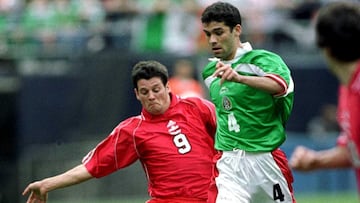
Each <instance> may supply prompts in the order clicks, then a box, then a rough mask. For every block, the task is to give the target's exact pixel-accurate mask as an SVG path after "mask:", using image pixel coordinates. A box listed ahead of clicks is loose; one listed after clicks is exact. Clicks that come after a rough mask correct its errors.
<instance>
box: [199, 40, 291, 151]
mask: <svg viewBox="0 0 360 203" xmlns="http://www.w3.org/2000/svg"><path fill="white" fill-rule="evenodd" d="M222 62H223V63H225V64H231V67H232V68H233V69H234V70H236V71H237V72H238V73H239V74H241V75H247V76H259V77H271V78H273V79H274V80H276V81H277V82H278V83H279V84H281V85H282V86H283V87H284V89H285V91H284V92H283V93H282V94H281V95H271V94H269V93H267V92H265V91H262V90H260V89H256V88H253V87H250V86H248V85H245V84H242V83H236V82H231V81H225V82H224V83H223V84H222V85H220V79H219V78H217V77H213V76H212V74H213V73H214V71H215V70H216V68H215V66H216V63H217V62H216V61H213V62H210V63H208V64H207V65H206V67H205V69H204V70H203V72H202V76H203V79H204V81H205V84H206V86H207V87H208V88H209V93H210V97H211V100H212V102H213V103H214V104H215V106H216V116H217V132H216V137H215V148H216V149H218V150H222V151H229V150H233V149H242V150H245V151H250V152H269V151H273V150H274V149H276V148H277V147H279V146H280V145H281V144H282V143H283V142H284V141H285V139H286V134H285V124H286V121H287V120H288V118H289V115H290V112H291V110H292V107H293V98H294V84H293V80H292V78H291V74H290V70H289V68H288V67H287V65H286V64H285V63H284V61H283V60H282V59H281V58H280V57H279V56H278V55H276V54H274V53H272V52H269V51H265V50H252V48H251V46H250V44H248V43H245V48H239V49H238V51H237V54H236V57H235V58H234V59H233V60H231V61H222Z"/></svg>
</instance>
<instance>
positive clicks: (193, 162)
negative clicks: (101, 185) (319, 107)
mask: <svg viewBox="0 0 360 203" xmlns="http://www.w3.org/2000/svg"><path fill="white" fill-rule="evenodd" d="M132 80H133V85H134V92H135V95H136V98H137V99H138V100H139V101H140V102H141V104H142V107H143V109H142V112H141V114H140V115H138V116H135V117H130V118H128V119H126V120H124V121H123V122H121V123H120V124H119V125H118V126H117V127H116V128H115V129H114V130H113V131H112V132H111V134H110V135H109V136H108V137H107V138H106V139H104V140H103V141H102V142H100V143H99V144H98V145H97V146H96V147H95V148H94V149H93V150H92V151H91V152H89V153H88V155H87V156H85V157H84V159H83V161H82V164H80V165H78V166H76V167H74V168H73V169H71V170H69V171H67V172H65V173H62V174H60V175H57V176H53V177H50V178H46V179H43V180H40V181H36V182H33V183H31V184H29V185H28V186H27V187H26V189H25V190H24V192H23V195H25V194H28V193H30V196H29V197H28V201H27V202H28V203H35V202H36V203H39V202H41V203H44V202H46V201H47V196H48V192H50V191H52V190H55V189H59V188H63V187H67V186H70V185H74V184H78V183H81V182H84V181H87V180H89V179H92V178H101V177H104V176H107V175H109V174H111V173H113V172H115V171H117V170H120V169H122V168H124V167H127V166H129V165H130V164H133V163H134V162H135V161H137V160H140V162H141V164H142V166H143V168H144V171H145V173H146V176H147V177H148V192H149V195H150V197H151V199H150V200H149V201H147V203H170V202H171V203H206V202H207V197H208V191H209V186H210V180H211V175H212V172H213V167H214V164H213V156H214V155H215V150H214V146H213V145H214V140H213V139H214V134H215V129H216V119H215V110H214V106H213V104H212V103H211V102H209V101H206V100H203V99H201V98H191V99H190V98H188V99H181V98H179V97H178V96H177V95H174V94H172V93H171V92H170V89H169V84H168V72H167V69H166V67H165V66H163V65H162V64H160V63H158V62H156V61H143V62H139V63H138V64H136V65H135V66H134V68H133V70H132ZM119 181H121V180H119Z"/></svg>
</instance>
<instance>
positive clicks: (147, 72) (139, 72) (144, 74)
mask: <svg viewBox="0 0 360 203" xmlns="http://www.w3.org/2000/svg"><path fill="white" fill-rule="evenodd" d="M131 77H132V82H133V85H134V88H136V89H137V88H138V86H137V82H138V81H139V80H141V79H145V80H149V79H151V78H153V77H159V78H160V79H161V81H162V83H163V84H164V86H165V85H166V83H167V82H168V78H169V74H168V71H167V68H166V67H165V66H164V65H163V64H161V63H159V62H157V61H153V60H150V61H140V62H138V63H137V64H135V66H134V67H133V69H132V72H131Z"/></svg>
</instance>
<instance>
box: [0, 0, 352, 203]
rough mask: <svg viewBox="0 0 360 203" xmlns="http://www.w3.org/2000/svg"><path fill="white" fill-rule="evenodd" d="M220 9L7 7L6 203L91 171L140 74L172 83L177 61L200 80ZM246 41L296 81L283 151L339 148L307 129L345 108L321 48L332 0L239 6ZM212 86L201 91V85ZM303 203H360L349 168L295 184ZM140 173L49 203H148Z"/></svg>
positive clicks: (40, 1) (245, 1) (61, 0)
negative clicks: (163, 73)
mask: <svg viewBox="0 0 360 203" xmlns="http://www.w3.org/2000/svg"><path fill="white" fill-rule="evenodd" d="M211 2H212V1H211V0H207V1H204V0H202V1H200V0H198V1H197V0H183V1H178V0H161V1H160V0H147V1H146V0H135V1H132V0H86V1H81V0H0V135H1V142H0V182H1V187H0V203H16V202H25V199H26V198H25V197H22V196H21V192H22V190H23V189H24V187H25V186H26V185H27V184H28V183H29V182H31V181H33V180H36V179H41V178H44V177H47V176H51V175H55V174H58V173H61V172H63V171H64V170H67V169H69V168H71V167H73V166H75V165H76V164H78V163H80V161H81V159H82V157H83V156H84V155H85V154H86V153H87V152H88V151H90V150H91V149H92V148H93V147H94V146H95V145H96V144H97V143H98V142H99V141H101V140H102V139H103V138H104V137H105V136H107V134H108V133H110V132H111V130H112V128H113V127H115V125H116V124H117V123H118V122H119V121H121V120H122V119H124V118H126V117H128V116H131V115H137V114H138V112H139V111H140V105H139V104H138V103H137V101H136V99H135V96H134V95H133V90H132V85H131V81H130V71H131V68H132V66H133V65H134V64H135V63H136V62H138V61H139V60H145V59H146V60H147V59H155V60H159V61H160V62H162V63H164V64H165V65H167V66H168V67H169V69H170V75H171V74H172V71H173V70H172V68H173V64H174V62H175V61H176V60H177V59H183V58H186V59H189V60H191V61H192V62H193V63H194V65H195V67H196V70H197V75H195V77H196V78H197V79H200V77H199V73H200V71H201V68H202V67H203V65H204V64H205V63H207V58H208V57H209V53H208V51H207V49H206V48H205V47H206V44H204V36H203V35H202V33H201V25H200V22H199V15H200V13H201V10H202V9H203V8H204V6H206V5H207V4H209V3H211ZM230 2H233V3H234V4H236V5H238V6H239V9H240V11H241V12H242V14H243V15H244V16H243V17H244V19H243V21H244V22H243V32H244V33H243V39H242V41H247V40H249V41H250V42H251V43H252V45H253V46H254V48H264V49H268V50H271V51H274V52H276V53H278V54H279V55H281V56H282V57H283V59H284V60H285V62H286V63H287V64H288V66H289V67H290V69H291V71H292V74H293V77H294V81H295V92H296V96H295V103H294V110H293V113H292V116H291V118H290V121H289V123H288V126H287V130H288V140H287V141H286V143H285V144H284V146H283V149H284V150H285V151H286V153H287V154H288V156H290V155H291V153H292V150H293V149H294V147H295V146H296V145H297V144H303V145H306V146H310V147H313V148H315V149H321V148H327V147H330V146H333V145H334V144H335V142H336V135H337V133H336V132H324V133H315V134H312V133H310V132H309V129H308V124H309V123H310V121H311V120H312V119H313V118H315V117H317V116H318V115H319V114H320V109H322V107H323V106H324V105H326V104H335V105H336V103H337V99H336V97H337V85H338V84H337V81H336V79H335V78H334V77H333V76H332V75H331V74H330V73H329V72H328V71H327V69H326V64H325V63H324V61H323V59H322V56H321V55H320V54H319V52H318V50H317V49H316V47H315V45H314V35H313V34H314V33H313V27H312V25H313V24H312V23H313V19H314V15H315V14H316V11H317V9H318V8H319V6H321V5H322V4H324V3H326V2H329V1H327V0H310V1H308V0H282V1H271V0H237V1H230ZM200 82H201V80H200ZM294 175H295V183H294V187H295V192H296V196H298V197H299V201H298V202H300V203H302V202H315V203H317V202H326V203H332V202H350V203H351V202H357V200H358V198H357V192H356V184H355V176H354V174H353V172H352V171H351V170H350V169H344V170H333V171H318V172H311V173H305V174H304V173H297V172H295V173H294ZM146 197H147V192H146V181H145V175H144V174H143V172H142V169H141V166H140V165H139V164H138V163H137V164H135V165H133V166H131V167H129V168H127V169H124V170H122V171H119V172H117V173H115V174H112V175H111V176H109V177H105V178H103V179H100V180H92V181H89V182H86V183H83V184H82V185H79V186H73V187H71V188H66V189H62V190H59V191H56V192H53V193H51V194H50V201H49V202H78V203H79V202H82V201H84V202H92V201H94V202H109V203H110V202H134V203H136V202H144V200H145V199H146ZM136 199H137V200H136Z"/></svg>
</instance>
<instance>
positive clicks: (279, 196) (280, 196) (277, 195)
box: [273, 183, 285, 202]
mask: <svg viewBox="0 0 360 203" xmlns="http://www.w3.org/2000/svg"><path fill="white" fill-rule="evenodd" d="M273 195H274V200H280V202H283V201H284V199H285V198H284V197H285V195H284V193H283V192H282V190H281V187H280V185H279V183H277V184H275V185H274V186H273Z"/></svg>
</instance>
